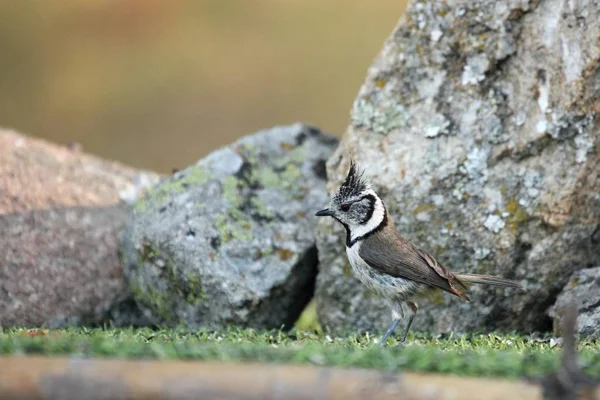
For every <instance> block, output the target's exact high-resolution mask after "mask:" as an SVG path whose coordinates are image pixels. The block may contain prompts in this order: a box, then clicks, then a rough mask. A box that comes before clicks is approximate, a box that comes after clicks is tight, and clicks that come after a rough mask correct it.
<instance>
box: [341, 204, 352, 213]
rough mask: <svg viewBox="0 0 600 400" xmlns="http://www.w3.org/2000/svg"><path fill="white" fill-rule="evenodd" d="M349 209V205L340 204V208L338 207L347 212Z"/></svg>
mask: <svg viewBox="0 0 600 400" xmlns="http://www.w3.org/2000/svg"><path fill="white" fill-rule="evenodd" d="M349 209H350V204H342V206H341V207H340V210H342V211H348V210H349Z"/></svg>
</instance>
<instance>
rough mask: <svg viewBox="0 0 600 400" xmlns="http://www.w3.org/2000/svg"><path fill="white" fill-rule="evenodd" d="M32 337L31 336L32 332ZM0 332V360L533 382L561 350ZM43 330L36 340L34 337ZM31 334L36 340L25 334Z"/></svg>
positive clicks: (494, 342) (597, 361)
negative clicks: (117, 361) (316, 369)
mask: <svg viewBox="0 0 600 400" xmlns="http://www.w3.org/2000/svg"><path fill="white" fill-rule="evenodd" d="M36 332H37V333H36ZM36 332H34V333H31V332H29V333H28V331H27V330H25V329H20V330H19V329H16V330H3V331H0V356H2V355H9V354H44V355H67V354H68V355H77V356H96V357H119V358H130V359H131V358H135V359H139V358H145V359H148V358H151V359H182V360H190V359H194V360H222V361H234V360H237V361H259V362H281V363H295V364H298V363H300V364H313V365H332V366H341V367H362V368H377V369H384V370H388V371H399V370H408V371H420V372H439V373H451V374H456V375H469V376H498V377H507V378H516V377H522V376H531V377H536V376H540V375H542V374H545V373H547V372H549V371H551V370H553V369H554V368H556V366H557V365H558V362H559V358H560V346H559V345H554V344H553V343H554V342H553V341H551V340H550V338H543V337H537V338H536V337H523V336H518V335H510V334H509V335H495V334H486V335H462V336H456V335H449V336H447V337H437V336H433V335H426V334H411V335H410V336H409V340H408V343H407V345H406V346H405V347H404V348H397V347H394V344H395V341H394V339H390V340H389V341H388V347H385V348H379V347H378V345H377V344H376V342H377V340H374V339H376V338H379V336H376V337H373V336H372V335H369V334H364V335H349V336H346V337H341V338H337V337H335V338H333V337H330V336H328V335H326V334H317V333H303V332H298V331H296V330H294V331H292V332H288V333H286V332H282V331H270V332H261V331H256V330H252V329H234V328H232V329H228V330H224V331H218V332H213V331H206V330H198V331H191V332H190V331H184V330H178V329H166V330H150V329H85V328H81V329H67V330H53V331H50V332H47V331H36ZM40 332H43V334H39V333H40ZM30 335H35V336H30ZM579 355H580V363H581V365H582V366H583V368H584V370H585V371H586V372H587V373H589V374H591V375H593V376H598V377H600V342H592V341H581V342H580V343H579Z"/></svg>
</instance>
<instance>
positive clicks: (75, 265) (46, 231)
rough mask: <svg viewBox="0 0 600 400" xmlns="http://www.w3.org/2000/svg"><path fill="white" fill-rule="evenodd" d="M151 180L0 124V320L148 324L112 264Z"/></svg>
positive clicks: (25, 324)
mask: <svg viewBox="0 0 600 400" xmlns="http://www.w3.org/2000/svg"><path fill="white" fill-rule="evenodd" d="M157 180H158V176H157V175H155V174H153V173H150V172H147V171H139V170H136V169H133V168H129V167H126V166H123V165H120V164H118V163H115V162H111V161H106V160H102V159H99V158H97V157H94V156H91V155H89V154H84V153H82V152H80V151H78V150H76V149H73V148H68V147H65V146H59V145H56V144H52V143H48V142H46V141H44V140H39V139H34V138H31V137H27V136H23V135H20V134H18V133H16V132H13V131H9V130H0V326H3V327H11V326H17V327H39V326H50V327H57V326H65V325H74V324H105V323H106V324H114V325H145V324H148V323H150V322H149V321H147V320H145V319H144V318H143V315H141V314H140V311H139V310H137V309H135V307H126V306H127V304H132V302H131V296H130V293H129V290H128V286H127V283H126V282H125V279H124V277H123V272H122V269H121V262H120V260H119V247H120V234H121V230H122V228H123V226H124V224H125V221H126V220H127V218H128V217H129V215H130V212H129V209H128V206H127V203H129V202H133V201H134V200H135V199H136V198H137V197H138V196H140V195H141V194H142V193H143V192H144V191H145V190H146V189H147V188H148V187H150V186H151V185H152V184H153V183H154V182H155V181H157Z"/></svg>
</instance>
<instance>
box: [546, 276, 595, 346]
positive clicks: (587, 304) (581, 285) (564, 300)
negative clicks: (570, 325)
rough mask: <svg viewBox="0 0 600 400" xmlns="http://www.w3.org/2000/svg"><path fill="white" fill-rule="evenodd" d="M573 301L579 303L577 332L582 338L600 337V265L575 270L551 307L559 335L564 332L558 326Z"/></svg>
mask: <svg viewBox="0 0 600 400" xmlns="http://www.w3.org/2000/svg"><path fill="white" fill-rule="evenodd" d="M572 301H575V304H576V305H577V313H578V315H579V316H578V317H577V326H576V332H577V333H578V334H579V336H580V338H590V339H600V267H595V268H587V269H582V270H580V271H576V272H574V273H573V275H572V276H571V279H569V283H567V285H566V286H565V287H564V289H563V291H562V292H561V293H560V294H559V296H558V299H557V300H556V304H555V305H554V306H553V307H552V308H551V309H550V316H552V317H553V318H554V332H555V333H556V334H557V335H560V334H561V333H562V332H559V329H558V328H559V327H560V326H561V321H562V318H563V315H564V311H565V310H566V309H567V307H568V306H569V305H570V304H571V302H572Z"/></svg>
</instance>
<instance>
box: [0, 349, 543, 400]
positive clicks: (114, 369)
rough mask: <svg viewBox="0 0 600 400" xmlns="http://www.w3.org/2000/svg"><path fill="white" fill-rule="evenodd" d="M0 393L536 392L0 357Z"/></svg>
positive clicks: (516, 398)
mask: <svg viewBox="0 0 600 400" xmlns="http://www.w3.org/2000/svg"><path fill="white" fill-rule="evenodd" d="M0 371H1V373H0V398H1V399H17V398H18V399H52V400H66V399H89V400H94V399H149V400H152V399H172V400H175V399H178V400H179V399H181V400H183V399H240V400H242V399H243V400H246V399H290V400H292V399H293V400H296V399H297V400H299V399H340V400H341V399H344V400H352V399H370V400H380V399H381V400H383V399H394V400H403V399H406V400H408V399H410V400H420V399H438V400H445V399H459V398H460V399H461V400H471V399H473V400H475V399H478V400H481V399H507V398H510V399H513V400H530V399H531V400H533V399H541V398H542V397H541V396H542V393H541V390H540V388H539V386H537V385H533V384H530V383H526V382H520V381H501V380H494V379H476V378H464V377H454V376H442V375H426V374H410V373H406V374H389V373H385V372H381V371H374V370H359V369H336V368H322V367H311V366H294V365H272V364H271V365H258V364H237V363H223V362H202V363H200V362H185V361H125V360H103V359H95V360H91V359H76V358H44V357H8V358H0Z"/></svg>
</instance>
